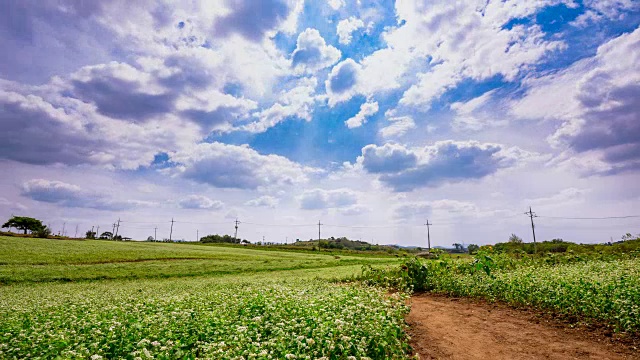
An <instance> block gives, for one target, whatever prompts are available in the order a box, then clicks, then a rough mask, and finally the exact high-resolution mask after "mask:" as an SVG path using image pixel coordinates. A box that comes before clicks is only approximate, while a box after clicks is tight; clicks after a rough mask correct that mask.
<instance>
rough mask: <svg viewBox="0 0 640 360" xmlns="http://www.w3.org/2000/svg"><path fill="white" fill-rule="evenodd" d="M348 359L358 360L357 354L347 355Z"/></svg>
mask: <svg viewBox="0 0 640 360" xmlns="http://www.w3.org/2000/svg"><path fill="white" fill-rule="evenodd" d="M347 360H358V359H356V357H355V356H347Z"/></svg>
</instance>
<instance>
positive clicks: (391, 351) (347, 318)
mask: <svg viewBox="0 0 640 360" xmlns="http://www.w3.org/2000/svg"><path fill="white" fill-rule="evenodd" d="M394 263H398V260H397V259H396V258H393V257H378V258H376V257H349V256H340V257H339V258H336V256H335V255H321V254H318V255H316V254H311V253H306V254H305V253H296V252H278V251H261V250H254V249H245V248H241V247H223V246H203V245H195V244H193V245H190V244H162V243H134V242H108V241H61V240H43V239H30V238H8V237H2V238H0V264H2V265H0V276H1V279H2V282H3V283H4V285H0V358H8V359H23V358H55V357H59V358H79V359H87V358H92V359H100V358H128V359H146V358H156V359H174V358H181V359H194V358H211V359H282V358H289V359H316V358H325V359H346V358H348V357H350V356H353V357H355V358H357V359H367V358H371V359H387V358H398V359H399V358H406V357H407V354H408V351H409V348H408V345H407V338H406V335H405V333H404V329H405V324H404V320H403V318H404V315H405V314H406V312H407V311H408V309H407V307H406V306H405V304H404V300H403V296H400V295H394V296H388V295H387V293H386V290H385V289H382V288H376V287H366V286H362V285H357V284H339V283H335V282H333V281H331V280H335V279H342V278H347V277H351V276H352V275H355V274H358V273H359V272H360V269H361V267H362V264H371V265H374V266H377V265H381V264H394ZM63 281H64V282H63Z"/></svg>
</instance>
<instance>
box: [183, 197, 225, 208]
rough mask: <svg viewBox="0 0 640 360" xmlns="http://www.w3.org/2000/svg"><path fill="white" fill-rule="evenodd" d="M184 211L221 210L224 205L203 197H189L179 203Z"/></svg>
mask: <svg viewBox="0 0 640 360" xmlns="http://www.w3.org/2000/svg"><path fill="white" fill-rule="evenodd" d="M178 204H179V205H180V207H181V208H183V209H211V210H220V209H222V208H223V207H224V203H223V202H222V201H219V200H211V199H209V198H208V197H206V196H203V195H189V196H187V197H186V198H184V199H182V200H180V201H179V202H178Z"/></svg>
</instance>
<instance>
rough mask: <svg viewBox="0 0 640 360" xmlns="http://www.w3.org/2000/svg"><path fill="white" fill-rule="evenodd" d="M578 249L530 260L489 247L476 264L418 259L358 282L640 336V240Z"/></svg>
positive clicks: (538, 255) (369, 273)
mask: <svg viewBox="0 0 640 360" xmlns="http://www.w3.org/2000/svg"><path fill="white" fill-rule="evenodd" d="M550 243H551V244H557V242H556V243H554V242H550ZM539 245H540V244H539ZM572 247H574V250H575V251H574V250H567V251H566V252H564V253H558V252H547V253H540V252H538V253H536V255H533V256H532V255H527V254H526V252H505V251H503V250H504V249H501V247H498V246H496V247H490V246H487V247H484V248H483V249H482V250H480V251H479V252H478V254H476V255H475V256H474V257H473V258H470V259H464V258H456V259H454V258H451V257H448V256H441V257H440V258H439V259H435V260H422V259H416V258H413V259H411V260H408V261H406V262H405V263H404V264H402V265H401V266H393V267H390V268H387V269H377V268H372V267H365V270H364V271H363V273H362V275H361V276H360V277H359V278H358V279H359V280H361V281H364V282H365V283H367V284H375V285H377V286H385V287H394V288H397V289H402V290H407V291H430V292H435V293H442V294H447V295H452V296H469V297H479V298H484V299H487V300H490V301H503V302H506V303H508V304H511V305H514V306H518V307H526V308H530V309H541V310H546V311H549V312H551V313H553V314H556V315H560V316H563V317H564V318H565V319H567V320H570V321H574V322H583V323H588V324H593V325H599V326H604V327H606V328H609V329H611V330H612V331H615V332H622V333H626V334H628V335H631V336H638V335H640V239H637V240H630V241H625V242H624V243H620V244H612V245H601V246H592V245H587V246H582V247H581V246H580V245H576V244H573V245H572ZM540 248H544V247H543V246H541V247H539V249H540ZM577 249H581V251H577Z"/></svg>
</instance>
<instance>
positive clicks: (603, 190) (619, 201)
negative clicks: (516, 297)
mask: <svg viewBox="0 0 640 360" xmlns="http://www.w3.org/2000/svg"><path fill="white" fill-rule="evenodd" d="M0 44H1V47H2V51H1V52H0V124H1V125H2V129H1V131H0V173H1V174H2V176H0V219H1V220H3V221H4V219H8V218H9V217H10V216H11V215H23V216H32V217H36V218H38V219H41V220H43V221H44V223H45V224H48V225H49V226H50V227H51V228H52V229H53V231H54V233H56V234H57V233H58V232H61V231H62V230H63V228H64V231H65V233H66V234H67V235H70V236H74V235H75V233H76V228H77V229H78V230H77V231H78V234H84V232H86V231H87V230H89V229H91V228H92V227H98V226H99V227H100V228H99V232H100V233H101V232H103V231H106V230H108V231H111V230H112V229H113V224H114V223H115V222H116V221H117V220H118V219H120V227H119V230H118V231H119V234H121V235H123V236H126V237H132V238H135V239H146V238H147V237H148V236H154V234H157V235H155V236H157V238H158V239H163V238H169V236H171V237H172V239H184V240H187V241H195V240H196V239H197V236H198V235H199V236H203V235H206V234H215V233H217V234H231V235H233V232H234V221H235V220H236V219H238V220H239V221H240V224H239V229H238V237H240V238H243V239H248V240H249V241H252V242H255V241H261V240H262V239H263V237H264V239H265V241H269V242H280V243H282V242H291V241H294V240H295V239H300V240H308V239H311V238H317V236H318V225H317V224H318V222H320V223H321V224H322V225H321V226H320V230H321V236H322V237H323V238H326V237H330V236H334V237H339V236H346V237H349V238H351V239H361V240H363V241H368V242H371V243H379V244H401V245H406V246H426V237H427V229H426V226H425V225H424V224H425V223H426V222H427V219H428V221H429V222H430V223H432V224H433V225H432V226H431V227H430V234H431V244H432V245H433V246H450V245H451V244H452V243H464V244H470V243H474V244H490V243H495V242H503V241H507V239H508V238H509V235H510V234H512V233H515V234H517V235H519V236H520V237H522V238H523V239H524V240H525V241H532V233H531V223H530V219H529V218H528V217H527V216H526V215H525V214H524V212H526V211H528V210H529V207H531V208H532V209H533V211H534V212H535V213H536V214H537V215H538V217H536V218H534V221H535V223H536V237H537V240H538V241H542V240H551V239H555V238H562V239H564V240H568V241H574V242H580V243H595V242H606V241H610V239H613V240H618V239H620V236H621V235H623V234H626V233H633V234H636V233H639V232H640V218H638V217H635V218H633V217H627V218H611V217H625V216H638V215H640V210H638V204H639V203H640V2H638V1H635V0H584V1H571V0H566V1H563V0H519V1H511V0H503V1H494V0H482V1H459V2H454V1H424V0H397V1H395V2H394V1H385V0H376V1H349V0H328V1H322V0H315V1H311V0H307V1H304V0H263V1H251V0H227V1H225V0H217V1H144V0H141V1H135V2H129V1H116V0H114V1H101V2H96V1H88V0H46V1H40V0H24V1H2V2H1V3H0ZM571 218H597V219H571ZM603 218H607V219H603ZM172 219H173V221H174V223H173V229H171V225H172V223H171V221H172Z"/></svg>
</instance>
